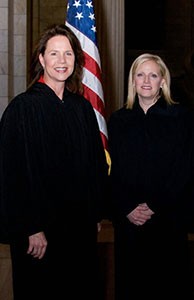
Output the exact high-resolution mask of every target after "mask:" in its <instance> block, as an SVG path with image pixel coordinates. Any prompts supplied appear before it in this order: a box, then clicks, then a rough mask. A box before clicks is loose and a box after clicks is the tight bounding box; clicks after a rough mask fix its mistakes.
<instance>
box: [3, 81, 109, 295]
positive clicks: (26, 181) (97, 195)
mask: <svg viewBox="0 0 194 300" xmlns="http://www.w3.org/2000/svg"><path fill="white" fill-rule="evenodd" d="M106 176H107V164H106V159H105V154H104V149H103V145H102V141H101V137H100V134H99V128H98V124H97V120H96V116H95V113H94V110H93V108H92V106H91V104H90V103H89V101H87V100H86V99H85V98H83V97H82V96H78V95H76V94H73V93H71V92H69V91H67V90H65V91H64V95H63V101H61V100H60V99H59V98H58V97H57V96H56V94H55V93H54V92H53V90H52V89H50V88H49V87H48V86H47V85H46V84H43V83H36V84H34V85H33V86H32V87H31V88H30V89H29V90H27V91H26V92H24V93H22V94H20V95H18V96H16V97H15V98H14V99H13V100H12V101H11V103H10V104H9V105H8V107H7V108H6V110H5V112H4V114H3V116H2V119H1V123H0V220H1V221H0V224H1V226H2V227H1V230H2V231H3V237H2V240H3V241H4V240H5V241H6V242H8V243H10V244H11V245H12V248H11V249H12V252H13V253H12V256H13V261H14V262H13V263H15V264H16V265H17V259H18V256H17V255H16V253H17V251H18V248H20V247H21V245H22V247H21V248H22V250H23V251H26V249H27V245H26V243H24V242H23V241H24V240H25V239H26V238H27V237H28V236H29V235H31V234H34V233H36V232H39V231H44V232H45V234H46V237H47V239H48V248H47V252H46V255H45V258H43V259H42V262H41V263H42V264H46V266H45V269H44V267H43V271H42V270H41V271H40V274H41V275H40V276H42V277H44V278H46V279H45V285H46V288H45V290H48V291H49V292H48V295H49V296H51V295H52V291H53V290H54V287H55V292H56V286H57V291H58V293H59V295H60V292H62V294H61V295H60V297H61V296H62V295H63V293H64V292H65V291H68V290H69V291H70V292H71V293H72V299H75V297H76V296H77V294H76V293H79V296H81V295H82V296H86V294H85V292H86V286H87V288H88V284H89V285H90V284H92V280H93V279H94V278H93V274H95V272H94V273H93V270H94V269H95V265H94V260H95V254H96V252H95V251H96V239H97V233H96V223H97V222H98V221H100V220H101V219H102V218H103V206H104V200H106V199H105V197H104V196H105V194H104V188H105V184H106ZM26 242H27V241H26ZM13 249H14V250H13ZM15 255H16V258H15V259H14V256H15ZM49 255H50V256H49ZM24 265H27V264H26V262H25V263H24ZM27 266H28V265H27ZM51 267H52V268H53V271H52V273H51V274H52V275H51V274H50V273H49V269H51ZM17 268H18V269H19V268H21V272H20V273H22V271H23V273H25V272H27V273H26V275H25V276H26V277H27V276H29V273H30V271H29V272H28V271H27V267H26V269H25V267H24V268H23V269H22V262H21V261H19V260H18V266H17ZM59 271H60V272H62V273H63V276H62V279H60V278H59V275H58V272H59ZM41 272H43V273H41ZM84 272H85V274H86V276H83V274H84ZM37 273H38V272H37ZM37 273H35V274H33V275H32V276H31V277H30V278H31V280H32V281H33V280H34V279H32V278H33V276H34V277H36V276H38V275H37ZM53 274H55V275H54V276H53ZM23 275H24V274H23ZM13 276H14V274H13ZM17 276H18V278H19V275H18V274H16V275H15V277H17ZM21 276H22V275H21ZM53 277H56V286H55V281H54V278H53ZM48 278H49V279H48ZM65 278H68V279H66V280H67V282H66V283H65V282H64V280H65ZM90 279H91V283H90ZM50 281H52V282H50ZM78 281H79V282H80V284H79V286H78V285H77V284H78ZM63 282H64V286H63ZM72 282H74V283H75V288H72V284H71V283H72ZM42 283H43V284H42V285H43V286H44V282H42ZM25 284H26V286H28V283H27V282H26V283H25V280H24V286H25ZM35 284H36V283H35ZM37 284H38V283H37ZM18 285H19V283H18ZM51 286H53V289H51V290H50V288H51ZM76 286H77V288H76ZM59 287H60V288H59ZM41 288H42V287H41ZM41 288H40V289H41ZM61 289H62V290H61ZM82 290H83V293H82ZM40 294H41V293H40ZM73 295H74V296H75V297H73ZM55 296H56V295H55ZM20 297H21V296H20ZM28 297H29V296H28ZM36 297H37V296H36ZM44 297H45V294H44ZM18 298H19V297H18ZM32 298H33V296H32ZM21 299H23V298H21ZM26 299H29V298H26ZM30 299H31V298H30ZM45 299H46V298H45ZM53 299H54V298H53ZM56 299H57V298H56ZM61 299H62V298H61Z"/></svg>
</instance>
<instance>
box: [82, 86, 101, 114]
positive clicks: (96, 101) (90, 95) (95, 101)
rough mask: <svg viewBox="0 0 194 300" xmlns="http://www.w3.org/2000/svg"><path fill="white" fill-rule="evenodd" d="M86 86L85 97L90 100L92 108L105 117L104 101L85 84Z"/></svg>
mask: <svg viewBox="0 0 194 300" xmlns="http://www.w3.org/2000/svg"><path fill="white" fill-rule="evenodd" d="M83 86H84V97H85V98H86V99H88V100H89V101H90V102H91V104H92V106H93V107H94V108H95V109H96V110H97V111H99V113H100V114H101V115H102V116H103V117H105V109H104V102H103V101H102V99H101V98H100V97H99V96H98V95H97V94H96V93H95V92H94V91H92V90H91V89H90V88H89V87H88V86H86V85H85V84H83Z"/></svg>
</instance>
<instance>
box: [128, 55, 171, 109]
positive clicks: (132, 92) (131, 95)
mask: <svg viewBox="0 0 194 300" xmlns="http://www.w3.org/2000/svg"><path fill="white" fill-rule="evenodd" d="M149 60H152V61H154V62H155V63H156V64H157V65H158V66H159V68H160V73H161V76H162V78H164V84H163V85H162V88H161V96H163V97H164V99H165V100H166V102H167V103H168V104H170V105H171V104H175V103H176V102H175V101H174V100H173V99H172V98H171V91H170V84H171V78H170V72H169V70H168V68H167V66H166V64H165V63H164V61H163V60H162V59H161V57H160V56H158V55H154V54H150V53H144V54H141V55H140V56H138V57H137V58H136V59H135V60H134V62H133V63H132V65H131V68H130V71H129V77H128V95H127V101H126V108H129V109H132V107H133V104H134V102H135V97H136V88H135V86H134V84H133V82H134V76H135V72H136V70H137V69H138V68H139V66H140V65H141V64H143V63H144V62H146V61H149Z"/></svg>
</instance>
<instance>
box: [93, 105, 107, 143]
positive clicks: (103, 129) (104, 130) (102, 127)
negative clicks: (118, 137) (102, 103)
mask: <svg viewBox="0 0 194 300" xmlns="http://www.w3.org/2000/svg"><path fill="white" fill-rule="evenodd" d="M94 111H95V114H96V118H97V121H98V125H99V129H100V131H101V132H102V133H103V134H104V135H105V136H106V138H108V135H107V125H106V121H105V118H104V117H103V116H102V115H101V114H100V113H99V111H97V110H96V109H95V108H94Z"/></svg>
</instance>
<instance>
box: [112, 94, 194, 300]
mask: <svg viewBox="0 0 194 300" xmlns="http://www.w3.org/2000/svg"><path fill="white" fill-rule="evenodd" d="M193 121H194V118H193V114H192V112H191V111H188V110H187V109H186V108H184V107H183V106H181V105H179V104H176V105H167V104H166V102H165V101H164V99H162V98H161V99H159V100H158V101H157V102H156V103H155V104H154V105H153V106H151V107H150V108H149V109H148V111H147V113H146V114H145V113H144V112H143V110H142V108H141V107H140V106H139V103H138V101H136V102H135V105H134V107H133V109H132V110H130V109H126V108H122V109H120V110H119V111H117V112H114V113H113V114H112V116H111V117H110V120H109V123H108V133H109V148H110V154H111V159H112V167H111V174H110V178H111V187H112V188H111V189H112V198H111V199H112V200H111V203H110V205H109V207H112V220H113V224H114V233H115V278H116V282H115V288H116V298H115V299H116V300H127V299H131V300H133V299H143V298H145V299H166V298H168V297H170V298H171V299H178V296H179V297H180V299H187V300H188V299H193V298H191V297H192V296H191V287H192V284H191V274H190V271H191V270H190V268H191V264H190V263H189V248H188V241H187V234H188V232H189V231H193V228H194V227H193V224H194V210H193V208H194V193H193V190H194V126H193ZM144 202H146V203H147V205H148V206H149V207H150V208H151V209H152V210H153V211H154V213H155V214H154V215H153V216H152V218H151V220H149V221H147V222H146V223H145V224H144V225H142V226H137V225H134V224H132V223H130V221H129V220H128V219H127V217H126V216H127V215H128V214H129V213H130V212H131V211H132V210H133V209H134V208H135V207H136V206H138V204H139V203H144ZM189 289H190V290H189Z"/></svg>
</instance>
